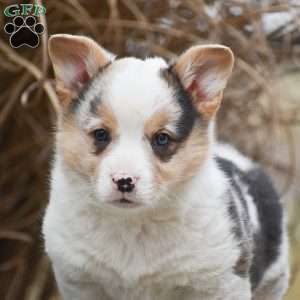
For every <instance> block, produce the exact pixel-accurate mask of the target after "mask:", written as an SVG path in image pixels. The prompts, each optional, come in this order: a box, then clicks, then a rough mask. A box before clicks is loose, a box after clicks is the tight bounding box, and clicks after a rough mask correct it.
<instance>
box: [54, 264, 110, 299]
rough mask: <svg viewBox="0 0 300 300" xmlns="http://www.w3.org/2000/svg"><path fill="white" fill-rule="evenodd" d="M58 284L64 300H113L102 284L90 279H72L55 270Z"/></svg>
mask: <svg viewBox="0 0 300 300" xmlns="http://www.w3.org/2000/svg"><path fill="white" fill-rule="evenodd" d="M54 272H55V278H56V282H57V285H58V288H59V291H60V294H61V296H62V299H63V300H111V299H110V298H109V297H108V296H107V294H106V293H105V292H104V290H103V289H102V288H101V286H100V284H98V283H96V282H93V281H89V280H88V279H84V278H83V279H82V280H80V279H74V280H73V279H71V278H70V276H69V274H68V275H67V274H66V273H65V272H59V270H58V269H57V268H54Z"/></svg>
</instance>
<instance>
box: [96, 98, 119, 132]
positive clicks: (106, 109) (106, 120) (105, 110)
mask: <svg viewBox="0 0 300 300" xmlns="http://www.w3.org/2000/svg"><path fill="white" fill-rule="evenodd" d="M97 114H98V115H99V117H100V118H101V120H102V124H103V125H104V127H105V128H107V129H109V131H110V133H111V135H112V136H115V135H116V134H117V129H118V121H117V119H116V117H115V115H114V113H113V111H112V109H111V107H110V106H109V105H108V104H106V103H101V105H99V107H98V111H97Z"/></svg>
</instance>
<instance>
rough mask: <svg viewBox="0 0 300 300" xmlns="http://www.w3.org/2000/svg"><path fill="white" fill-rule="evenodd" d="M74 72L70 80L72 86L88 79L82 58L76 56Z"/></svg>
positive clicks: (79, 84)
mask: <svg viewBox="0 0 300 300" xmlns="http://www.w3.org/2000/svg"><path fill="white" fill-rule="evenodd" d="M74 72H75V74H74V78H73V79H72V82H71V85H72V86H73V87H80V86H81V85H83V84H85V83H86V82H88V81H89V80H90V75H89V74H88V72H87V69H86V64H85V63H84V61H83V60H82V58H77V61H76V64H75V70H74Z"/></svg>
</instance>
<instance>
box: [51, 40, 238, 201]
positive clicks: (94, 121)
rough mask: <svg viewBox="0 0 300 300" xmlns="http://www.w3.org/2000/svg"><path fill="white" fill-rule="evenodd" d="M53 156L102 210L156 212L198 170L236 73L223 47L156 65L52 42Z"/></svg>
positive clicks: (90, 44) (80, 43)
mask: <svg viewBox="0 0 300 300" xmlns="http://www.w3.org/2000/svg"><path fill="white" fill-rule="evenodd" d="M49 52H50V57H51V60H52V63H53V67H54V71H55V75H56V78H57V83H58V85H57V86H58V94H59V97H60V101H61V114H60V116H59V120H58V131H57V151H58V155H59V156H60V157H61V158H62V161H63V163H64V164H65V166H67V168H68V169H69V170H71V171H72V172H75V173H76V174H77V175H79V176H80V178H82V179H83V180H86V182H88V183H89V185H90V186H91V193H93V195H94V199H95V200H96V201H98V203H102V204H105V205H115V206H121V207H157V206H159V205H168V204H170V203H172V201H176V200H174V199H176V192H177V191H178V190H179V189H180V188H181V187H182V186H183V185H184V184H185V183H186V182H187V181H189V180H190V179H191V178H192V177H193V176H195V174H196V173H198V172H199V170H201V166H202V165H203V163H204V161H205V159H206V158H207V154H208V148H209V143H210V136H209V135H210V134H211V133H209V124H210V122H211V120H212V118H213V116H214V115H215V113H216V112H217V110H218V108H219V106H220V103H221V99H222V93H223V90H224V88H225V85H226V82H227V80H228V77H229V75H230V73H231V70H232V66H233V55H232V52H231V51H230V50H229V49H228V48H226V47H223V46H218V45H211V46H195V47H192V48H190V49H188V50H187V51H186V52H185V53H183V54H182V55H181V56H180V57H179V58H178V59H177V61H176V62H175V63H174V64H172V65H168V64H167V63H166V62H165V61H164V60H163V59H161V58H149V59H146V60H140V59H136V58H122V59H116V60H115V59H114V57H113V56H112V55H111V54H110V53H109V52H107V51H106V50H104V49H103V48H102V47H100V46H99V45H98V44H97V43H95V42H94V41H93V40H91V39H89V38H87V37H80V36H71V35H63V34H60V35H54V36H52V37H51V39H50V41H49Z"/></svg>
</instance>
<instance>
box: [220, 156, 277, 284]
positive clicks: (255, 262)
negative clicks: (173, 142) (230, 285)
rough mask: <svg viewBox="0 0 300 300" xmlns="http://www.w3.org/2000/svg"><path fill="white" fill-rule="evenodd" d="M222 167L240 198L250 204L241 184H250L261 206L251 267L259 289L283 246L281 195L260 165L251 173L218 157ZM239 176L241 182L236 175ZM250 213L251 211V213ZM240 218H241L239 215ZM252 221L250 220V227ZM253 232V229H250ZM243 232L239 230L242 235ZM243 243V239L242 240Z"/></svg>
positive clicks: (232, 213)
mask: <svg viewBox="0 0 300 300" xmlns="http://www.w3.org/2000/svg"><path fill="white" fill-rule="evenodd" d="M216 160H217V162H218V164H219V166H220V168H221V170H222V171H223V172H224V173H225V174H226V175H227V177H228V178H230V180H231V183H232V188H233V189H234V190H235V191H238V190H239V192H238V193H237V194H238V195H239V197H240V201H241V203H243V205H244V207H246V200H245V199H244V196H243V194H242V190H241V188H240V187H239V186H238V184H239V181H240V182H241V183H242V184H243V185H246V186H247V187H248V193H249V194H250V195H251V196H252V198H253V201H254V203H255V205H256V207H257V213H258V221H259V224H260V230H259V231H258V232H255V233H254V234H253V233H252V235H251V238H252V243H253V253H252V255H253V258H252V262H251V267H250V281H251V286H252V289H255V288H256V287H257V286H258V284H259V283H260V281H261V280H262V278H263V275H264V272H265V271H266V269H267V268H268V267H269V266H270V265H271V264H272V263H273V262H274V261H275V260H276V259H277V257H278V254H279V246H280V244H281V242H282V218H283V217H282V207H281V204H280V202H279V197H278V195H277V193H276V191H275V189H274V187H273V184H272V182H271V180H270V179H269V177H268V176H267V175H266V174H265V173H264V172H263V170H262V169H260V168H255V169H252V170H250V171H249V172H243V171H241V170H240V169H239V168H238V167H237V166H236V165H234V164H233V163H232V162H231V161H228V160H226V159H223V158H219V157H218V158H216ZM235 176H237V177H238V181H236V180H234V177H235ZM231 205H232V204H230V206H229V214H230V215H231V217H232V219H233V220H234V222H236V223H239V222H240V220H237V213H236V212H235V210H234V209H233V208H232V207H231ZM247 214H248V213H247ZM239 218H240V217H239ZM247 225H248V227H249V223H248V224H247V223H246V226H247ZM248 229H249V232H251V231H250V229H251V228H248ZM240 234H241V233H240V232H237V234H236V236H237V237H238V236H239V235H240ZM241 242H243V241H241Z"/></svg>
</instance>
